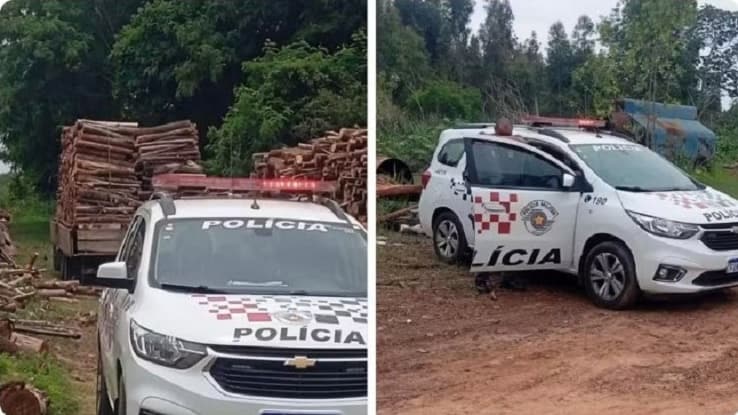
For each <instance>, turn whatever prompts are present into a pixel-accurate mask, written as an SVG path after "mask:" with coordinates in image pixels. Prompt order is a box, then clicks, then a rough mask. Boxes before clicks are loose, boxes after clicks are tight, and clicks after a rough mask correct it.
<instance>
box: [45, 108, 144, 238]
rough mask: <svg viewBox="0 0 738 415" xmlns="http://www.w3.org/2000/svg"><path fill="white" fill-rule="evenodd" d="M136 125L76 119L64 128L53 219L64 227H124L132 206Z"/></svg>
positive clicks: (136, 185) (135, 192) (136, 186)
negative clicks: (109, 225) (55, 208)
mask: <svg viewBox="0 0 738 415" xmlns="http://www.w3.org/2000/svg"><path fill="white" fill-rule="evenodd" d="M135 127H137V124H136V123H116V122H102V121H89V120H79V121H77V122H76V123H75V124H74V125H73V126H70V127H64V130H63V133H62V153H61V156H60V160H59V161H60V162H59V176H58V177H59V179H58V180H59V188H58V191H57V211H56V218H57V220H58V221H60V222H61V223H64V224H65V225H67V226H69V227H84V226H86V225H90V224H99V223H106V224H113V225H116V224H117V225H118V226H119V227H121V226H125V225H126V224H127V223H128V221H129V219H130V217H131V215H132V214H133V212H134V211H135V209H136V206H138V203H139V201H138V190H139V188H140V184H139V181H138V179H137V177H136V174H135V171H134V165H135V161H136V149H135Z"/></svg>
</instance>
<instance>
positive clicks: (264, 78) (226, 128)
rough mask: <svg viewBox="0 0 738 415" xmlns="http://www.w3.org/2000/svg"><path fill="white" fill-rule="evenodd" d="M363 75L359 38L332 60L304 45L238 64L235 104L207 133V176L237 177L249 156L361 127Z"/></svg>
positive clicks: (245, 170) (362, 43) (271, 50)
mask: <svg viewBox="0 0 738 415" xmlns="http://www.w3.org/2000/svg"><path fill="white" fill-rule="evenodd" d="M366 69H367V67H366V38H365V36H364V33H363V32H362V33H357V34H356V35H355V36H354V44H353V45H351V46H350V47H346V48H343V49H341V50H339V51H338V52H336V53H333V54H331V53H328V52H327V51H326V50H324V49H319V48H315V47H312V46H310V45H308V44H307V43H305V42H297V43H293V44H291V45H288V46H285V47H282V48H275V47H273V46H268V47H267V49H266V52H265V54H264V56H263V57H261V58H259V59H256V60H253V61H249V62H246V63H245V64H244V67H243V70H244V75H245V78H246V82H245V83H244V85H242V86H241V87H239V88H238V89H237V90H236V99H235V103H234V104H233V106H232V107H231V108H230V110H229V111H228V114H227V115H226V117H225V119H224V122H223V125H222V126H221V127H220V128H218V129H215V128H212V129H211V130H210V131H209V132H208V139H209V141H210V144H209V145H208V147H207V149H208V151H209V152H210V154H211V155H212V157H211V159H210V160H209V163H208V170H209V171H211V172H213V173H217V174H225V175H230V174H234V175H242V174H245V173H248V172H249V171H250V169H251V158H250V157H248V155H250V154H252V153H254V152H261V151H266V150H269V149H272V148H274V147H278V146H280V145H294V144H295V143H296V142H298V141H300V140H305V139H309V138H313V137H315V136H316V135H318V134H322V133H323V132H324V131H325V130H328V129H334V128H339V127H346V126H352V125H356V124H359V125H366V117H367V109H366Z"/></svg>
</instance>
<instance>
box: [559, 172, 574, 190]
mask: <svg viewBox="0 0 738 415" xmlns="http://www.w3.org/2000/svg"><path fill="white" fill-rule="evenodd" d="M574 181H575V179H574V176H572V175H571V174H569V173H564V176H563V177H562V178H561V187H563V188H564V189H571V188H572V186H574Z"/></svg>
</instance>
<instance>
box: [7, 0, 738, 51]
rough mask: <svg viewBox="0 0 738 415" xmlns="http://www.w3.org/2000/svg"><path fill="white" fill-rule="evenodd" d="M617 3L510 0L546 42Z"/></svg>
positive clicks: (520, 23)
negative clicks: (554, 30)
mask: <svg viewBox="0 0 738 415" xmlns="http://www.w3.org/2000/svg"><path fill="white" fill-rule="evenodd" d="M0 1H2V0H0ZM485 3H486V1H484V0H476V6H475V8H474V14H473V15H472V18H471V27H472V30H473V31H475V32H476V30H477V29H478V28H479V25H480V24H482V22H483V21H484V18H485V17H486V14H487V13H486V12H485V10H484V5H485ZM617 3H618V0H510V5H511V6H512V10H513V14H514V15H515V23H514V26H513V28H514V30H515V35H516V36H517V37H518V38H519V39H520V40H524V39H526V38H528V37H529V36H530V33H531V32H532V31H534V30H535V31H536V33H537V34H538V40H539V41H540V42H541V43H542V44H543V45H545V44H546V42H547V41H548V29H549V28H550V27H551V25H552V24H553V23H554V22H556V21H557V20H561V22H562V23H564V27H565V28H566V31H567V33H570V34H571V31H572V29H574V25H575V24H576V23H577V18H579V16H581V15H583V14H586V15H588V16H589V17H591V18H592V20H594V22H595V23H597V22H599V21H600V17H601V16H606V15H609V14H610V11H611V10H612V9H613V8H614V7H615V6H616V5H617ZM699 3H700V5H702V4H705V3H708V4H712V5H713V6H715V7H719V8H721V9H726V10H732V11H736V10H738V0H699Z"/></svg>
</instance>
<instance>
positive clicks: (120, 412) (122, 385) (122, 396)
mask: <svg viewBox="0 0 738 415" xmlns="http://www.w3.org/2000/svg"><path fill="white" fill-rule="evenodd" d="M116 407H117V408H116V410H117V411H116V414H117V415H127V414H126V410H127V408H126V381H125V379H123V377H122V376H121V378H120V380H119V381H118V401H117V405H116Z"/></svg>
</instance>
